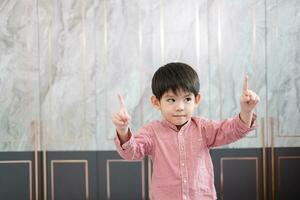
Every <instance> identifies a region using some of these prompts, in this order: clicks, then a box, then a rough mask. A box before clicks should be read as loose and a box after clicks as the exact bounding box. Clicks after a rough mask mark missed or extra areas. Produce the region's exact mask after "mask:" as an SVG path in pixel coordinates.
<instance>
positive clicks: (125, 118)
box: [112, 63, 259, 200]
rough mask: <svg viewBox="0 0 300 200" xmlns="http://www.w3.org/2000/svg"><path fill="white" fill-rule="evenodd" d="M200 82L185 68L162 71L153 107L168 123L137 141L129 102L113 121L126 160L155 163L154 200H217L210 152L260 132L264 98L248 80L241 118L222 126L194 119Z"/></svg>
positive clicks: (147, 127)
mask: <svg viewBox="0 0 300 200" xmlns="http://www.w3.org/2000/svg"><path fill="white" fill-rule="evenodd" d="M199 87H200V85H199V78H198V75H197V73H196V71H195V70H194V69H193V68H192V67H190V66H189V65H187V64H184V63H169V64H167V65H165V66H162V67H160V68H159V69H158V70H157V71H156V72H155V74H154V76H153V78H152V92H153V96H152V97H151V102H152V104H153V106H154V107H155V108H157V109H159V110H160V112H161V115H162V117H163V119H162V120H161V121H153V122H151V123H149V124H148V125H145V126H144V127H142V128H141V129H140V130H139V131H138V133H137V134H135V135H133V134H132V133H131V131H130V129H129V122H130V115H129V114H128V112H127V109H126V107H125V103H124V100H123V97H122V96H120V95H119V101H120V104H121V109H120V110H119V112H117V113H116V114H115V115H114V116H113V117H112V121H113V123H114V124H115V126H116V132H117V135H116V137H115V144H116V146H117V151H118V153H119V154H120V156H121V157H123V158H124V159H127V160H137V159H138V160H139V159H143V158H144V156H146V155H149V156H150V158H151V160H152V162H153V174H152V182H151V192H150V198H151V200H179V199H183V200H215V199H217V197H216V192H215V187H214V174H213V165H212V161H211V157H210V154H209V149H210V148H211V147H216V146H220V145H225V144H228V143H232V142H234V141H236V140H238V139H240V138H242V137H244V136H245V135H246V133H247V132H249V131H251V130H254V129H255V128H256V115H255V114H254V108H255V106H256V104H257V103H258V102H259V97H258V96H257V95H256V94H255V93H254V92H253V91H251V90H249V89H248V78H247V77H246V78H245V80H244V86H243V94H242V96H241V98H240V105H241V112H240V114H239V115H237V116H235V117H233V118H230V119H226V120H223V121H220V122H217V121H211V120H207V119H205V118H202V117H194V116H193V111H194V109H195V108H196V107H197V106H198V105H199V103H200V98H201V97H200V94H199Z"/></svg>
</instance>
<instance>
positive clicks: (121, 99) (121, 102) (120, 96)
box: [118, 94, 126, 109]
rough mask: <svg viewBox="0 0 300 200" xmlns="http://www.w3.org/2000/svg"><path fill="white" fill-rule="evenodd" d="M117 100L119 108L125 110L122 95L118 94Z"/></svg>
mask: <svg viewBox="0 0 300 200" xmlns="http://www.w3.org/2000/svg"><path fill="white" fill-rule="evenodd" d="M118 99H119V102H120V106H121V108H124V109H126V106H125V101H124V98H123V96H122V95H120V94H118Z"/></svg>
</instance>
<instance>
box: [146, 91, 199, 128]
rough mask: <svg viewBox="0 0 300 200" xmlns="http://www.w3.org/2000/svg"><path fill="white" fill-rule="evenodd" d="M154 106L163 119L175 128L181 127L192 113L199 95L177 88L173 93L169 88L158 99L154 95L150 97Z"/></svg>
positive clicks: (197, 103)
mask: <svg viewBox="0 0 300 200" xmlns="http://www.w3.org/2000/svg"><path fill="white" fill-rule="evenodd" d="M151 101H152V104H153V105H154V107H156V108H158V109H159V110H160V111H161V113H162V115H163V117H164V119H166V120H167V121H168V122H170V123H172V124H173V125H175V126H177V128H181V126H182V125H184V124H185V123H186V122H187V121H188V120H189V119H190V118H191V117H192V115H193V112H194V109H195V108H196V107H197V106H198V105H199V103H200V95H197V96H196V97H195V95H194V94H193V93H190V92H185V91H183V90H179V91H178V92H177V94H175V93H174V92H173V91H172V90H169V91H167V92H165V93H164V94H163V96H162V97H161V99H160V100H158V99H157V98H156V97H155V96H152V98H151Z"/></svg>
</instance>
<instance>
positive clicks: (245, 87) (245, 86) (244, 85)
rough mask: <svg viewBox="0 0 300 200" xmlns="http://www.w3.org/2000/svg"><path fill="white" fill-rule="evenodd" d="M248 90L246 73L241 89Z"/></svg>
mask: <svg viewBox="0 0 300 200" xmlns="http://www.w3.org/2000/svg"><path fill="white" fill-rule="evenodd" d="M247 90H248V76H247V75H246V76H245V78H244V84H243V91H244V92H246V91H247Z"/></svg>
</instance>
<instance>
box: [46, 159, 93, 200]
mask: <svg viewBox="0 0 300 200" xmlns="http://www.w3.org/2000/svg"><path fill="white" fill-rule="evenodd" d="M69 163H81V164H84V167H85V199H86V200H88V199H89V178H88V177H89V173H88V161H87V160H51V199H52V200H54V164H69Z"/></svg>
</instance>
